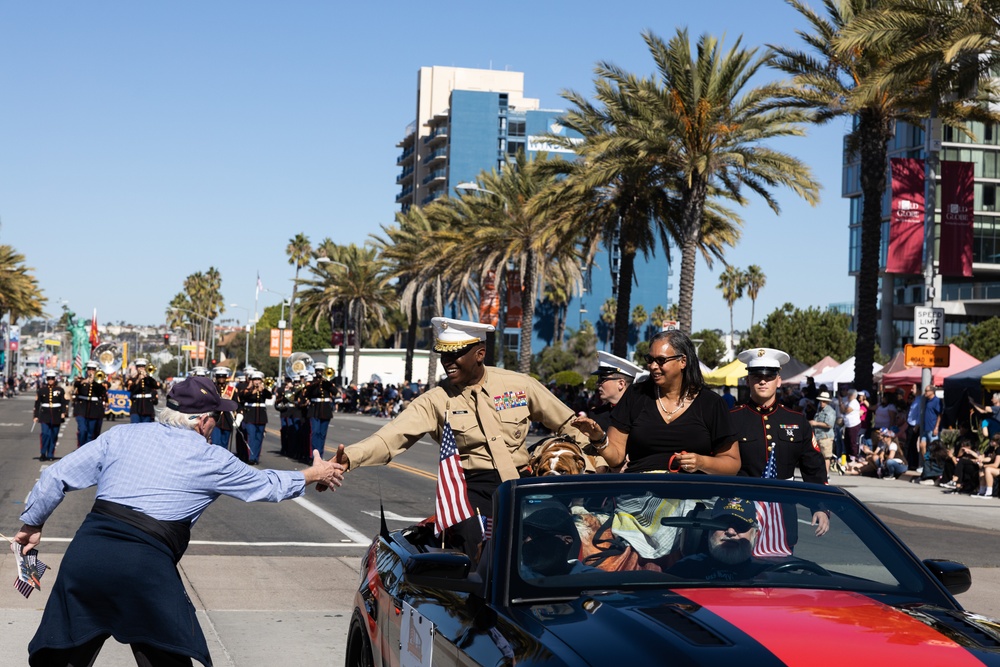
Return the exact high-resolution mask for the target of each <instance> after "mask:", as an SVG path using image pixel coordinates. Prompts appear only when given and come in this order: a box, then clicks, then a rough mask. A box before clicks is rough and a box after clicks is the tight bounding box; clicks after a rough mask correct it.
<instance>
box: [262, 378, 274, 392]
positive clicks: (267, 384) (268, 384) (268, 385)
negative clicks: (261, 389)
mask: <svg viewBox="0 0 1000 667" xmlns="http://www.w3.org/2000/svg"><path fill="white" fill-rule="evenodd" d="M264 386H265V387H266V388H267V389H268V391H270V390H271V389H274V378H272V377H267V378H264Z"/></svg>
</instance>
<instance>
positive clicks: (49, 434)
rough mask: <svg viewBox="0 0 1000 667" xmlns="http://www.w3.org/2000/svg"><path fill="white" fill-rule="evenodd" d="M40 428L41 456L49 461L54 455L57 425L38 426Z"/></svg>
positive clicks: (57, 431)
mask: <svg viewBox="0 0 1000 667" xmlns="http://www.w3.org/2000/svg"><path fill="white" fill-rule="evenodd" d="M40 426H41V427H42V434H41V435H40V436H39V438H40V439H41V456H42V458H46V459H51V458H52V457H53V456H55V454H56V440H58V438H59V424H40Z"/></svg>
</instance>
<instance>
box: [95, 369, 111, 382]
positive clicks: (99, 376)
mask: <svg viewBox="0 0 1000 667" xmlns="http://www.w3.org/2000/svg"><path fill="white" fill-rule="evenodd" d="M107 377H108V375H107V373H105V372H104V371H101V370H99V371H97V372H96V373H94V382H96V383H97V384H104V381H105V380H106V379H107Z"/></svg>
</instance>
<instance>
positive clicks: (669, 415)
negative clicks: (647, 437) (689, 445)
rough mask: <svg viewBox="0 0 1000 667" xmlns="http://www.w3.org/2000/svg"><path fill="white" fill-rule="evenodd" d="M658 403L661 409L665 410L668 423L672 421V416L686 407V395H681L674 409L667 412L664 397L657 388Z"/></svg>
mask: <svg viewBox="0 0 1000 667" xmlns="http://www.w3.org/2000/svg"><path fill="white" fill-rule="evenodd" d="M656 404H657V405H658V406H659V407H660V411H661V412H663V414H664V419H665V420H666V421H667V423H670V420H671V418H672V417H673V416H674V415H676V414H677V413H678V412H680V411H681V409H682V408H683V407H684V397H683V396H681V397H680V398H679V399H677V407H676V408H674V409H673V410H672V411H670V412H667V409H666V408H665V407H663V397H662V396H660V390H659V389H657V390H656Z"/></svg>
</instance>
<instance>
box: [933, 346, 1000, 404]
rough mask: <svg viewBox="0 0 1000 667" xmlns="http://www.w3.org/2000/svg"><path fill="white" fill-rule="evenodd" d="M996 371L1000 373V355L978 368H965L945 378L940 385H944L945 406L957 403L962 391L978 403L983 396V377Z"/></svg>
mask: <svg viewBox="0 0 1000 667" xmlns="http://www.w3.org/2000/svg"><path fill="white" fill-rule="evenodd" d="M996 371H1000V354H998V355H997V356H995V357H993V358H992V359H987V360H986V361H984V362H983V363H981V364H979V365H978V366H973V367H972V368H967V369H965V370H964V371H960V372H958V373H955V374H954V375H951V376H949V377H946V378H945V379H944V382H943V383H942V384H943V385H944V402H945V404H948V403H950V402H952V401H957V400H958V397H959V396H960V395H961V393H962V392H963V391H968V395H969V396H971V397H972V398H973V399H974V400H976V401H977V402H979V401H980V398H981V397H982V394H983V384H982V379H983V377H984V376H986V375H990V374H992V373H994V372H996ZM951 397H954V398H951Z"/></svg>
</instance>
